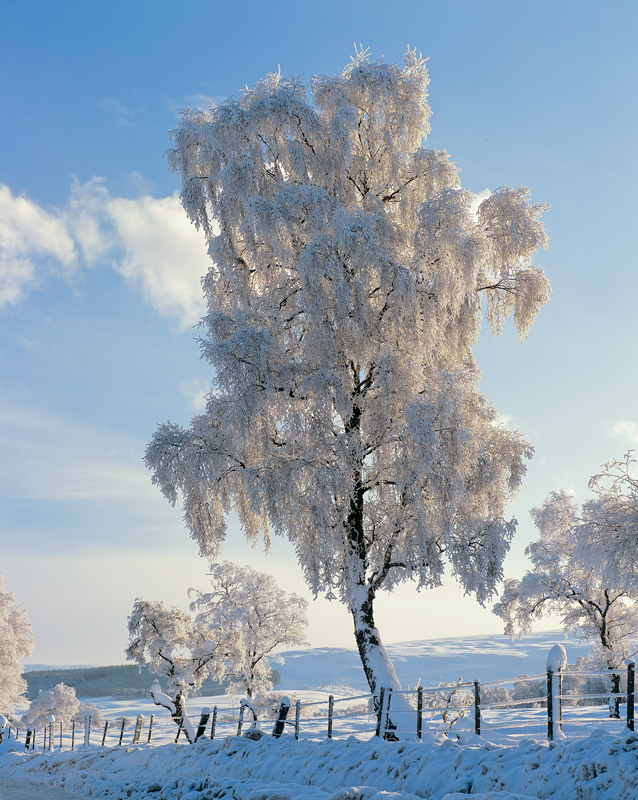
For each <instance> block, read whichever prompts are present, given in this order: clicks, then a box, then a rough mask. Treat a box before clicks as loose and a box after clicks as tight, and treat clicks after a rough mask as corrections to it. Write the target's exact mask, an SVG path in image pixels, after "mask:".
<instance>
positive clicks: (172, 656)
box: [126, 598, 232, 741]
mask: <svg viewBox="0 0 638 800" xmlns="http://www.w3.org/2000/svg"><path fill="white" fill-rule="evenodd" d="M128 632H129V644H128V647H127V648H126V657H127V658H128V659H130V660H131V661H136V662H137V663H138V664H140V665H146V666H148V668H149V670H150V671H151V672H152V673H153V674H155V675H158V676H161V677H164V678H165V679H166V680H167V683H168V688H169V691H170V692H171V696H169V695H167V694H165V693H163V692H162V691H161V689H160V686H159V684H158V682H157V681H156V682H155V683H154V684H153V687H152V689H151V695H152V697H153V700H154V702H155V703H156V704H157V705H159V706H163V707H164V708H166V709H167V710H168V711H169V712H170V714H171V716H172V718H173V720H174V721H175V723H176V724H177V725H181V724H182V722H183V721H185V720H186V719H187V718H186V698H187V697H188V695H189V694H190V693H192V692H194V691H197V690H198V689H199V688H200V686H201V685H202V683H203V681H204V679H205V678H207V677H209V676H211V677H213V678H221V677H222V676H223V672H224V667H223V663H224V657H225V656H226V654H227V651H228V649H229V647H230V646H232V642H228V641H226V640H223V639H222V638H221V637H220V639H217V640H213V639H212V638H211V636H212V634H211V631H210V629H209V628H207V627H206V626H203V625H198V624H197V622H196V621H195V620H193V618H192V617H191V615H190V614H188V613H187V612H186V611H182V610H181V609H180V608H175V607H174V608H165V606H164V603H162V602H161V601H160V602H154V601H150V602H149V601H147V600H142V599H141V598H137V599H136V600H135V603H134V604H133V612H132V613H131V616H130V617H129V619H128ZM184 724H185V725H187V723H186V722H185V723H184ZM185 733H186V736H187V737H188V738H189V740H191V741H192V740H193V732H192V731H191V730H190V729H189V728H188V727H186V728H185Z"/></svg>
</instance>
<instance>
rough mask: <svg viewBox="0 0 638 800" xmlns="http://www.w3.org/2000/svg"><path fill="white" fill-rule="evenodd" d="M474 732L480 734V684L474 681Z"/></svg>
mask: <svg viewBox="0 0 638 800" xmlns="http://www.w3.org/2000/svg"><path fill="white" fill-rule="evenodd" d="M474 733H475V734H476V735H477V736H480V735H481V684H480V683H479V681H474Z"/></svg>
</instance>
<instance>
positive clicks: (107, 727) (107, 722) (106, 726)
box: [102, 719, 109, 747]
mask: <svg viewBox="0 0 638 800" xmlns="http://www.w3.org/2000/svg"><path fill="white" fill-rule="evenodd" d="M108 729H109V721H108V719H107V720H106V722H105V723H104V732H103V733H102V747H104V742H105V741H106V732H107V730H108Z"/></svg>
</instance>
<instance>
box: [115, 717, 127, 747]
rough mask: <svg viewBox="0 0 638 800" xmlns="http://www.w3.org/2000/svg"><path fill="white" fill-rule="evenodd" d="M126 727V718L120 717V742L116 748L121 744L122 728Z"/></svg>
mask: <svg viewBox="0 0 638 800" xmlns="http://www.w3.org/2000/svg"><path fill="white" fill-rule="evenodd" d="M125 725H126V717H122V727H121V729H120V741H119V742H118V743H117V744H118V746H119V745H121V744H122V738H123V737H124V726H125Z"/></svg>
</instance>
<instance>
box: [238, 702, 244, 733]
mask: <svg viewBox="0 0 638 800" xmlns="http://www.w3.org/2000/svg"><path fill="white" fill-rule="evenodd" d="M243 724H244V706H243V705H241V706H240V707H239V722H238V723H237V736H241V726H242V725H243Z"/></svg>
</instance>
